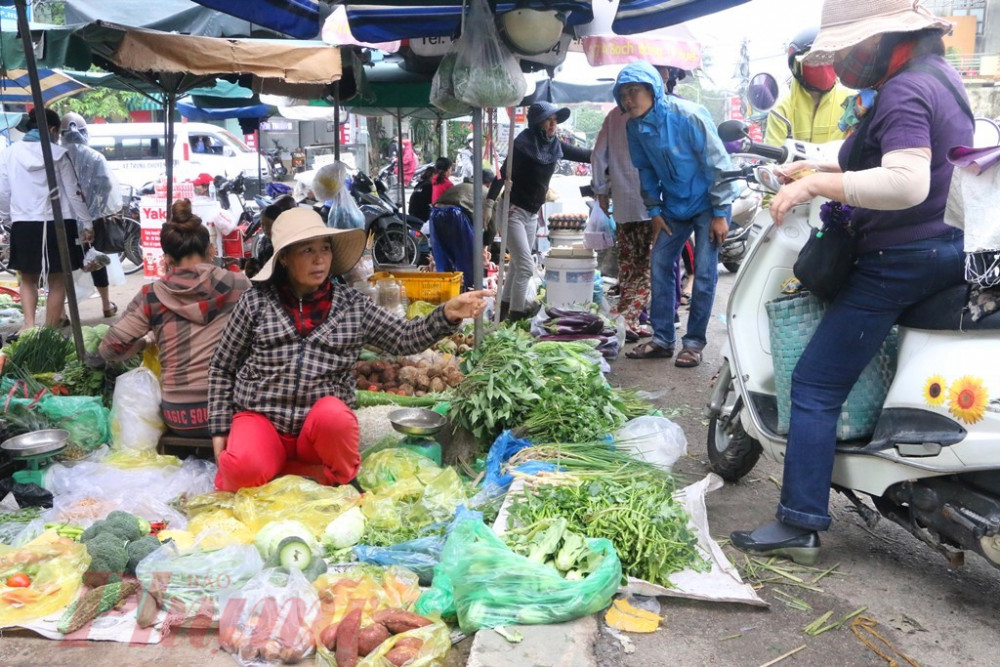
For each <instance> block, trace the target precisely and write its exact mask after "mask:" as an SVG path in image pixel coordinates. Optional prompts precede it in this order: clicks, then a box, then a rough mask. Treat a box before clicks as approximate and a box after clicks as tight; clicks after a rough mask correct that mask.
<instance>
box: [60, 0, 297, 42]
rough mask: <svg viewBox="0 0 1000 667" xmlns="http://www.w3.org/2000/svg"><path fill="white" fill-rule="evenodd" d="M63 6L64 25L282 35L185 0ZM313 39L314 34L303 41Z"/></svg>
mask: <svg viewBox="0 0 1000 667" xmlns="http://www.w3.org/2000/svg"><path fill="white" fill-rule="evenodd" d="M222 4H225V5H227V6H241V5H243V4H244V3H242V2H232V1H231V0H227V1H224V2H223V3H222ZM65 6H66V24H67V25H83V24H85V23H93V22H95V21H107V22H108V23H119V24H121V25H129V26H132V27H136V28H147V29H149V30H161V31H163V32H177V33H183V34H185V35H202V36H205V37H269V38H279V37H282V36H283V33H282V32H281V31H276V30H273V29H270V28H268V27H266V24H264V23H261V22H259V21H247V20H243V19H241V18H238V17H237V16H236V15H234V14H233V13H232V12H224V11H213V10H212V9H208V8H207V7H199V6H198V5H197V4H195V3H194V2H190V1H189V0H156V1H155V2H144V3H137V2H136V0H66V3H65ZM140 7H141V9H140ZM315 37H316V33H315V32H314V33H313V34H312V35H310V36H308V37H307V39H312V38H315Z"/></svg>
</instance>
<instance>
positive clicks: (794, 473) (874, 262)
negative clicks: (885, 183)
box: [777, 230, 965, 530]
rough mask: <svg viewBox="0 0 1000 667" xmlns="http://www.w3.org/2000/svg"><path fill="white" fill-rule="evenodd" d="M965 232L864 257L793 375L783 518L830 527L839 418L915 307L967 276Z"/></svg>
mask: <svg viewBox="0 0 1000 667" xmlns="http://www.w3.org/2000/svg"><path fill="white" fill-rule="evenodd" d="M964 266H965V265H964V255H963V253H962V232H961V231H959V230H954V231H950V232H948V233H947V234H944V235H942V236H938V237H935V238H930V239H924V240H921V241H913V242H910V243H905V244H902V245H897V246H893V247H891V248H887V249H885V250H877V251H875V252H870V253H867V254H864V255H861V256H860V257H858V259H857V260H856V262H855V264H854V267H853V269H852V270H851V273H850V275H849V276H848V279H847V282H846V283H845V284H844V287H843V288H841V290H840V293H839V294H837V297H836V298H835V299H834V301H833V303H832V304H830V306H829V307H828V308H827V311H826V314H825V315H824V317H823V320H822V321H821V322H820V323H819V326H818V327H817V329H816V333H815V335H813V337H812V340H810V341H809V344H808V345H807V346H806V349H805V352H803V353H802V357H801V358H800V359H799V363H798V364H797V365H796V366H795V372H794V373H793V374H792V410H791V422H790V424H789V433H788V448H787V450H786V452H785V471H784V477H783V479H782V485H781V502H780V503H779V505H778V514H777V518H778V520H779V521H781V522H782V523H786V524H789V525H792V526H798V527H800V528H806V529H808V530H826V529H827V528H829V527H830V515H829V512H828V505H829V500H830V480H831V477H832V474H833V459H834V455H835V452H836V446H837V435H836V433H837V418H838V417H839V415H840V407H841V406H842V405H843V404H844V401H845V400H847V395H848V394H849V393H850V392H851V388H852V387H854V384H855V382H857V381H858V378H859V377H860V376H861V372H862V371H863V370H864V368H865V366H867V365H868V362H869V361H871V359H872V357H874V356H875V354H876V353H877V352H878V350H879V348H880V347H881V345H882V341H883V340H885V337H886V335H888V333H889V330H890V329H891V328H892V326H893V325H894V324H895V323H896V320H897V319H898V318H899V316H900V314H902V312H903V311H904V310H906V309H907V308H908V307H909V306H911V305H913V304H915V303H917V302H919V301H922V300H923V299H924V298H926V297H928V296H930V295H931V294H934V293H935V292H939V291H941V290H943V289H946V288H948V287H951V286H952V285H956V284H959V283H961V282H962V281H963V280H964Z"/></svg>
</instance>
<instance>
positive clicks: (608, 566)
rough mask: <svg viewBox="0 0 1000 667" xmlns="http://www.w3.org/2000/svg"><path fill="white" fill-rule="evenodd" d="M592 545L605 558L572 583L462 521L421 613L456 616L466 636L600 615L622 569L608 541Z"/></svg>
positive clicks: (419, 602)
mask: <svg viewBox="0 0 1000 667" xmlns="http://www.w3.org/2000/svg"><path fill="white" fill-rule="evenodd" d="M587 544H588V545H589V546H590V548H591V549H593V550H594V551H597V552H599V553H602V554H603V555H604V558H603V560H601V563H600V565H598V566H597V569H595V570H594V571H593V572H591V573H590V574H589V575H587V576H586V577H585V578H583V579H580V580H577V581H569V580H567V579H563V578H562V577H561V576H560V575H559V573H558V572H557V571H556V570H555V569H554V568H552V567H549V566H547V565H544V564H541V563H534V562H532V561H530V560H528V559H527V558H525V557H524V556H519V555H517V554H515V553H514V552H513V551H511V550H510V548H509V547H508V546H507V545H506V544H504V542H503V540H501V539H500V538H499V537H497V535H496V534H494V533H493V531H492V530H490V529H489V528H488V527H487V526H486V525H485V524H483V522H482V521H476V520H473V519H467V520H464V521H460V522H459V523H458V524H457V525H456V526H455V529H454V530H453V531H452V533H451V535H450V536H449V537H448V541H447V542H446V543H445V547H444V552H443V553H442V554H441V562H440V563H438V565H437V567H435V568H434V584H433V586H432V587H431V589H430V590H429V591H427V592H426V593H424V594H423V595H421V596H420V599H419V600H417V606H416V611H417V613H418V614H424V615H427V614H433V613H440V614H442V615H445V616H450V615H451V614H452V613H454V614H456V615H457V616H458V624H459V626H460V627H461V628H462V632H465V633H466V634H469V633H472V632H474V631H476V630H480V629H482V628H493V627H496V626H498V625H537V624H542V623H560V622H562V621H570V620H573V619H575V618H580V617H582V616H587V615H589V614H593V613H596V612H598V611H600V610H601V609H604V608H605V607H607V606H608V604H610V602H611V598H612V597H613V596H614V594H615V591H617V590H618V585H619V583H620V582H621V578H622V566H621V562H620V561H619V560H618V554H616V553H615V549H614V547H613V546H612V545H611V542H609V541H608V540H604V539H596V540H595V539H588V540H587Z"/></svg>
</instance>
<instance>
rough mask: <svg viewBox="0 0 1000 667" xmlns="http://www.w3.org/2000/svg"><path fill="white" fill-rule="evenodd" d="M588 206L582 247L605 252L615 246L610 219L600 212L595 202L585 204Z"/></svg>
mask: <svg viewBox="0 0 1000 667" xmlns="http://www.w3.org/2000/svg"><path fill="white" fill-rule="evenodd" d="M587 205H588V206H590V217H589V218H587V227H586V228H585V229H584V231H583V245H584V247H586V248H590V249H591V250H607V249H608V248H613V247H614V245H615V233H614V230H613V229H612V227H611V218H609V217H608V216H607V214H606V213H605V212H604V211H603V210H601V207H600V205H599V204H598V203H597V202H596V201H591V202H587Z"/></svg>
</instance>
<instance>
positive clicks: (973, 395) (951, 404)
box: [948, 375, 989, 424]
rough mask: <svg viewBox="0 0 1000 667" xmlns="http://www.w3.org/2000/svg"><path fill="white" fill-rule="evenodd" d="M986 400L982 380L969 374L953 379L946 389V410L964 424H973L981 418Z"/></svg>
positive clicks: (987, 398)
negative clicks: (948, 388)
mask: <svg viewBox="0 0 1000 667" xmlns="http://www.w3.org/2000/svg"><path fill="white" fill-rule="evenodd" d="M988 402H989V397H988V395H987V390H986V387H984V386H983V381H982V380H981V379H980V378H977V377H972V376H971V375H966V376H964V377H960V378H959V379H957V380H955V382H954V383H953V384H952V385H951V389H950V390H949V391H948V411H949V412H951V414H953V415H954V416H955V418H957V419H961V420H962V421H964V422H965V423H966V424H975V423H976V422H978V421H979V420H981V419H982V418H983V415H984V414H985V413H986V404H987V403H988Z"/></svg>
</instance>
